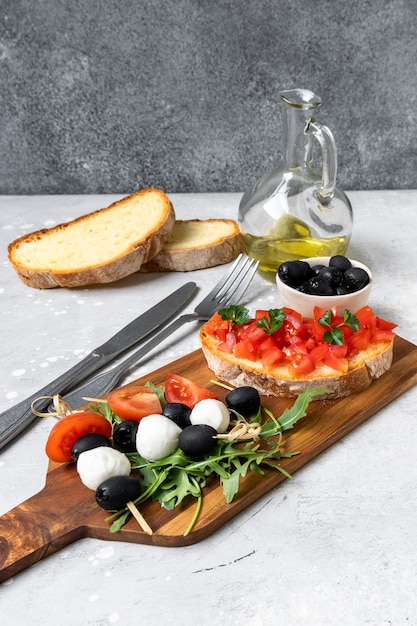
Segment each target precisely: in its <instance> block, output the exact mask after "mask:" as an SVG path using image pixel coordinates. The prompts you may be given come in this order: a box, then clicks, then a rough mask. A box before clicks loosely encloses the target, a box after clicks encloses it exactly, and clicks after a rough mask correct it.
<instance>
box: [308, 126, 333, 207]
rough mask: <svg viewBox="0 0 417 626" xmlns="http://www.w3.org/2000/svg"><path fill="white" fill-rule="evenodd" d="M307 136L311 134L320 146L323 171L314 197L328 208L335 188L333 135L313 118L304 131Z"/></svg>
mask: <svg viewBox="0 0 417 626" xmlns="http://www.w3.org/2000/svg"><path fill="white" fill-rule="evenodd" d="M305 132H306V133H307V134H312V135H313V137H315V138H316V139H317V141H318V142H319V144H320V146H321V150H322V155H323V171H322V180H321V187H320V189H318V190H317V192H316V196H317V199H318V200H319V202H320V204H322V205H324V206H328V205H329V204H330V203H331V201H332V199H333V196H334V192H335V188H336V172H337V150H336V143H335V140H334V137H333V134H332V132H331V130H330V129H329V128H327V126H324V124H321V123H320V122H319V121H317V120H316V119H314V118H310V120H309V121H308V122H307V126H306V129H305Z"/></svg>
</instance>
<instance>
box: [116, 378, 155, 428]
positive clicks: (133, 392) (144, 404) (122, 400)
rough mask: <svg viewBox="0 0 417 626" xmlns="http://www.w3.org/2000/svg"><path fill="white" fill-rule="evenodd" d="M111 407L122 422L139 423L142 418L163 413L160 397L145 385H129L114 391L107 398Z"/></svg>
mask: <svg viewBox="0 0 417 626" xmlns="http://www.w3.org/2000/svg"><path fill="white" fill-rule="evenodd" d="M107 402H108V404H109V407H110V408H111V410H112V411H113V413H116V415H118V417H120V419H122V420H134V421H135V422H139V421H140V420H141V419H142V417H146V416H147V415H152V414H154V413H158V414H160V413H162V407H161V403H160V401H159V398H158V396H157V395H156V393H155V392H154V391H152V389H151V388H150V387H146V386H145V385H129V386H128V387H121V388H120V389H114V390H113V391H111V392H110V393H109V394H108V396H107Z"/></svg>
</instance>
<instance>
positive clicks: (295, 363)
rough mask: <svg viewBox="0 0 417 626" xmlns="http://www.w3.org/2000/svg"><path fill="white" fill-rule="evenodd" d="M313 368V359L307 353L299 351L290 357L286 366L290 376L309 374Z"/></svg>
mask: <svg viewBox="0 0 417 626" xmlns="http://www.w3.org/2000/svg"><path fill="white" fill-rule="evenodd" d="M315 368H316V366H315V363H314V360H313V358H312V357H311V356H310V355H309V354H302V353H299V354H296V355H295V356H294V357H293V358H292V360H291V362H290V364H289V366H288V371H289V373H290V374H291V376H294V377H297V376H302V375H303V374H310V372H313V371H314V370H315Z"/></svg>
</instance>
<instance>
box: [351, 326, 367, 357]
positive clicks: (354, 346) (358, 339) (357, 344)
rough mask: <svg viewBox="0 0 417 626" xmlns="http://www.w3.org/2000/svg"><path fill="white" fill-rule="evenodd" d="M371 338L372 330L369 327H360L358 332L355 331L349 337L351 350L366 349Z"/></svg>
mask: <svg viewBox="0 0 417 626" xmlns="http://www.w3.org/2000/svg"><path fill="white" fill-rule="evenodd" d="M370 338H371V331H370V330H368V329H364V330H362V329H359V331H358V332H357V333H353V335H352V336H351V337H349V339H348V346H349V349H350V350H354V351H355V350H357V351H358V352H360V351H361V350H366V349H367V347H368V345H369V341H370Z"/></svg>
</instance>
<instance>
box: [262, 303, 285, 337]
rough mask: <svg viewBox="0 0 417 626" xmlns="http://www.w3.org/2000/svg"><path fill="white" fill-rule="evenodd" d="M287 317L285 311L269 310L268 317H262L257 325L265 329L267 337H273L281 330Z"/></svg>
mask: <svg viewBox="0 0 417 626" xmlns="http://www.w3.org/2000/svg"><path fill="white" fill-rule="evenodd" d="M285 317H286V315H285V311H283V310H282V309H269V311H268V317H266V316H264V317H261V319H260V320H258V323H257V324H256V325H257V326H258V328H263V329H264V331H265V332H266V334H267V335H272V334H273V333H275V332H276V331H277V330H279V329H280V328H281V326H282V323H283V321H284V320H285Z"/></svg>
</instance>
